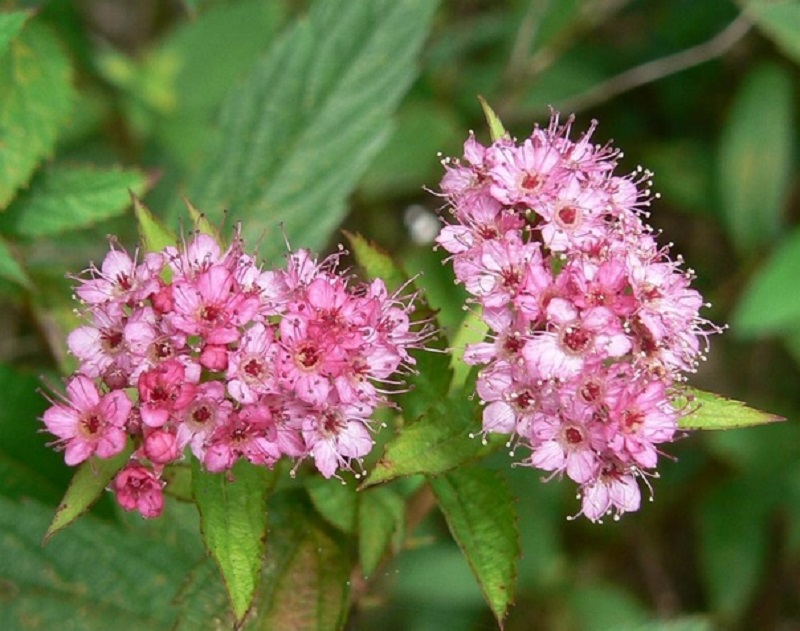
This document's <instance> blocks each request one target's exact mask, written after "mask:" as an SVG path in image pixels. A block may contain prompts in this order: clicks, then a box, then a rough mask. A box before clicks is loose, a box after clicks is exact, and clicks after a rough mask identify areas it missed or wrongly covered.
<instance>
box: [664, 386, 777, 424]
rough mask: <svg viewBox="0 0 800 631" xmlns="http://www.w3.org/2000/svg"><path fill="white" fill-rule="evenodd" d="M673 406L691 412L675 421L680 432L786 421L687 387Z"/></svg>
mask: <svg viewBox="0 0 800 631" xmlns="http://www.w3.org/2000/svg"><path fill="white" fill-rule="evenodd" d="M675 407H676V409H677V410H685V409H689V410H692V411H691V412H690V413H689V414H687V415H685V416H682V417H681V418H680V420H679V421H678V425H679V426H680V427H681V429H735V428H737V427H752V426H753V425H764V424H765V423H775V422H776V421H783V420H785V419H784V418H783V417H781V416H777V415H776V414H770V413H768V412H762V411H761V410H755V409H753V408H751V407H747V406H746V405H745V404H744V403H742V402H741V401H736V400H734V399H726V398H725V397H723V396H720V395H718V394H714V393H713V392H704V391H703V390H697V389H695V388H686V389H685V390H684V392H683V394H682V396H681V398H680V399H679V400H678V401H677V402H676V403H675Z"/></svg>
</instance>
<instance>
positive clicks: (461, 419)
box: [362, 393, 506, 487]
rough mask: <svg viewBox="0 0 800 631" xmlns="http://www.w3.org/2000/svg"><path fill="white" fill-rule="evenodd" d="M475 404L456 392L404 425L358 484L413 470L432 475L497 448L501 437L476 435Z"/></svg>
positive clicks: (392, 477) (501, 439) (501, 442)
mask: <svg viewBox="0 0 800 631" xmlns="http://www.w3.org/2000/svg"><path fill="white" fill-rule="evenodd" d="M479 429H480V423H479V422H478V420H477V406H476V405H474V404H473V403H471V402H470V401H469V400H467V397H466V396H464V395H461V394H460V393H457V395H456V396H453V397H451V398H449V399H446V400H442V401H440V402H439V403H438V404H436V405H434V406H433V407H431V408H430V409H429V410H428V412H426V413H425V414H424V415H423V416H422V418H420V419H419V420H418V421H417V422H415V423H413V424H411V425H408V426H406V427H405V428H404V429H403V431H402V432H401V433H400V434H399V435H397V436H396V437H395V438H394V439H393V440H390V441H389V442H388V443H387V444H386V448H385V450H384V452H383V456H382V457H381V459H380V460H379V461H378V463H377V464H376V465H375V468H374V469H373V470H372V471H371V472H370V474H369V475H368V476H367V479H366V480H365V481H364V484H363V485H362V487H368V486H372V485H375V484H380V483H381V482H387V481H389V480H393V479H394V478H398V477H400V476H407V475H412V474H414V473H425V474H431V475H436V474H439V473H444V472H445V471H449V470H450V469H454V468H456V467H458V466H459V465H462V464H464V463H466V462H470V461H471V460H475V459H477V458H479V457H481V456H484V455H486V454H488V453H491V452H492V451H494V450H496V449H498V448H499V447H500V446H502V445H503V444H504V442H505V440H506V439H505V438H503V437H500V436H498V435H493V438H492V440H491V441H488V444H484V442H483V441H482V440H481V438H480V437H479V436H476V437H474V438H470V434H471V432H476V431H478V430H479Z"/></svg>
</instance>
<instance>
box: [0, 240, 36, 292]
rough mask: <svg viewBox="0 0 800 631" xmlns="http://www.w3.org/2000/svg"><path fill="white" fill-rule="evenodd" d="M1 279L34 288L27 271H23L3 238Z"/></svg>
mask: <svg viewBox="0 0 800 631" xmlns="http://www.w3.org/2000/svg"><path fill="white" fill-rule="evenodd" d="M0 277H2V278H5V279H6V280H10V281H11V282H14V283H16V284H17V285H22V286H23V287H28V288H30V287H32V284H31V280H30V278H28V275H27V274H26V273H25V270H24V269H22V265H20V264H19V261H17V259H16V258H14V254H13V253H12V252H11V248H9V247H8V243H6V240H5V239H3V238H2V237H0Z"/></svg>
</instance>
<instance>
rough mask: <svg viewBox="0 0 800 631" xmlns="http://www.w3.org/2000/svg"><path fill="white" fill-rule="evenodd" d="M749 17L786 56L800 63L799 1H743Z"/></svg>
mask: <svg viewBox="0 0 800 631" xmlns="http://www.w3.org/2000/svg"><path fill="white" fill-rule="evenodd" d="M740 4H743V5H744V9H745V13H747V16H748V17H749V18H750V19H751V20H753V22H755V23H756V26H757V27H758V28H759V30H761V31H762V32H763V33H764V34H765V35H766V36H767V37H769V38H770V39H771V40H772V41H773V42H775V44H777V45H778V47H779V48H781V49H782V50H783V52H784V53H786V55H788V56H789V57H791V58H792V59H793V60H794V61H796V62H798V63H800V2H798V0H749V1H747V0H743V1H742V2H740Z"/></svg>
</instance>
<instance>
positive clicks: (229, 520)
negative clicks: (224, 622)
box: [192, 460, 274, 621]
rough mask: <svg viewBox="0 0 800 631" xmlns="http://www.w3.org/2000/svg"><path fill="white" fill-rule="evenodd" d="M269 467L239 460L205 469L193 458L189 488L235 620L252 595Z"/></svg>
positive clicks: (261, 541) (264, 518)
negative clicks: (221, 468) (227, 468)
mask: <svg viewBox="0 0 800 631" xmlns="http://www.w3.org/2000/svg"><path fill="white" fill-rule="evenodd" d="M273 484H274V476H273V475H272V472H270V471H268V470H267V469H265V468H264V467H257V466H255V465H252V464H250V463H249V462H246V461H241V462H239V463H237V464H236V466H234V468H233V469H232V475H231V476H229V475H228V474H227V473H223V474H214V473H208V472H206V471H204V470H202V469H201V468H200V465H199V463H198V462H197V461H196V460H195V461H193V470H192V488H193V491H194V499H195V502H196V503H197V509H198V510H199V511H200V529H201V531H202V534H203V542H204V543H205V546H206V549H207V550H208V552H209V553H210V554H211V556H212V557H213V558H214V560H215V561H216V562H217V565H218V566H219V568H220V571H221V572H222V576H223V579H224V581H225V587H226V589H227V591H228V597H229V598H230V601H231V606H232V609H233V614H234V616H235V617H236V620H237V621H241V620H242V619H243V618H244V616H245V614H247V611H248V610H249V609H250V606H251V604H252V601H253V596H254V595H255V592H256V589H257V588H258V581H259V578H260V576H261V565H262V561H263V558H264V544H265V540H266V536H267V504H266V500H267V495H268V493H269V491H270V489H271V488H272V485H273Z"/></svg>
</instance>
